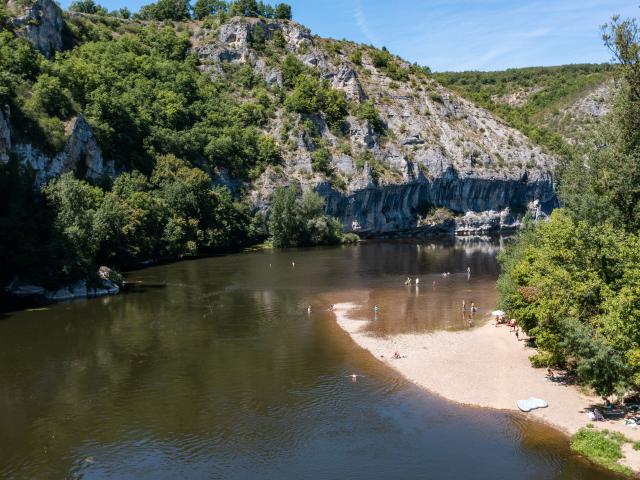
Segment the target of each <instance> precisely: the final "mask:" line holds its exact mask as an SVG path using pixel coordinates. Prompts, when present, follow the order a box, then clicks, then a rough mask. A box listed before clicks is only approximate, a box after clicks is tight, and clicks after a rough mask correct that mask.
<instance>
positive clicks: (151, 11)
mask: <svg viewBox="0 0 640 480" xmlns="http://www.w3.org/2000/svg"><path fill="white" fill-rule="evenodd" d="M190 9H191V7H190V5H189V0H158V1H157V2H156V3H151V4H149V5H144V6H142V8H140V13H139V14H138V16H139V17H140V18H141V19H143V20H159V21H162V20H173V21H181V20H187V19H189V18H190V14H189V11H190Z"/></svg>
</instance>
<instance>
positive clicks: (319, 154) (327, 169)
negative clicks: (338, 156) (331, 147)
mask: <svg viewBox="0 0 640 480" xmlns="http://www.w3.org/2000/svg"><path fill="white" fill-rule="evenodd" d="M311 168H312V169H313V171H314V172H319V173H324V174H325V175H326V176H331V175H332V173H333V170H332V168H331V154H330V153H329V152H328V150H327V149H326V148H320V149H318V150H316V151H314V152H312V153H311Z"/></svg>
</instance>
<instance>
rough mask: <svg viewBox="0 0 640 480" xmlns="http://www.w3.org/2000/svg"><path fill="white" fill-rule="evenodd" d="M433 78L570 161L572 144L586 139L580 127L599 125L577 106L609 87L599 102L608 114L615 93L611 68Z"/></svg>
mask: <svg viewBox="0 0 640 480" xmlns="http://www.w3.org/2000/svg"><path fill="white" fill-rule="evenodd" d="M434 77H435V78H436V79H437V80H438V81H439V82H441V83H442V84H443V85H446V86H447V87H449V88H452V89H453V90H455V91H457V92H458V93H460V94H461V95H463V96H464V97H466V98H468V99H469V100H471V101H473V102H475V103H477V104H478V105H481V106H483V107H484V108H486V109H488V110H490V111H492V112H493V113H495V114H497V115H498V116H500V117H501V118H503V119H504V120H505V121H506V122H508V123H509V124H510V125H512V126H513V127H515V128H517V129H519V130H520V131H522V132H524V133H525V134H527V136H528V137H529V138H531V139H532V140H533V141H535V142H537V143H539V144H541V145H544V146H545V147H546V148H549V149H550V150H552V151H554V152H556V153H559V154H565V155H566V154H567V153H568V151H569V150H571V148H570V144H571V141H575V140H579V139H580V137H581V136H582V135H583V134H584V133H585V131H584V129H583V128H581V127H587V126H590V125H592V124H594V123H597V122H596V118H594V115H589V112H581V111H573V110H572V109H571V107H572V105H573V104H574V103H575V102H576V101H579V100H581V99H582V98H583V97H585V96H586V95H588V94H589V93H591V92H593V91H595V90H597V89H598V88H599V87H603V86H604V87H606V88H604V90H603V92H602V93H601V94H600V95H599V96H596V98H594V102H599V103H601V104H603V108H606V107H607V106H608V104H609V98H608V97H607V94H608V93H609V92H608V90H607V88H609V87H610V88H611V89H613V81H612V79H613V69H612V66H611V65H610V64H583V65H563V66H559V67H528V68H511V69H508V70H505V71H499V72H478V71H472V72H442V73H436V74H434ZM605 97H606V98H605ZM577 137H578V138H577Z"/></svg>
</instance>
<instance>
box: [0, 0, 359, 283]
mask: <svg viewBox="0 0 640 480" xmlns="http://www.w3.org/2000/svg"><path fill="white" fill-rule="evenodd" d="M178 3H180V2H178ZM180 5H182V4H180ZM182 7H184V8H182V9H181V10H180V11H176V10H175V9H176V2H165V1H164V0H160V1H159V2H158V3H156V4H153V5H151V6H148V7H147V8H143V9H142V11H141V13H140V15H139V16H142V17H144V16H146V18H151V19H163V20H169V19H172V17H171V16H170V15H168V13H167V12H169V11H171V12H173V13H172V14H175V15H178V16H179V17H180V18H175V19H176V20H181V19H183V17H184V18H186V17H189V16H190V15H191V13H190V6H189V4H188V3H184V5H182ZM196 7H197V9H198V10H197V12H198V13H197V15H198V16H202V15H204V14H203V11H208V12H209V14H213V13H221V14H224V15H234V14H241V15H245V16H269V17H273V18H279V19H288V18H290V17H291V8H290V7H289V6H288V5H285V4H279V5H276V6H275V7H271V6H268V5H265V4H263V3H262V2H259V3H256V2H252V1H244V0H240V1H236V2H205V1H202V0H200V1H199V2H198V3H197V4H196ZM203 9H204V10H203ZM71 10H73V11H75V12H82V13H87V14H93V15H96V16H97V17H98V18H99V17H100V16H112V17H119V18H126V17H127V16H128V14H126V12H116V13H112V14H109V15H107V13H106V10H105V9H104V8H102V7H101V6H100V5H98V4H95V3H94V2H92V1H91V0H83V1H79V2H75V3H74V4H73V5H72V7H71ZM182 10H184V11H182ZM2 12H3V16H2V18H0V21H2V22H4V18H5V16H4V9H3V10H2ZM163 12H164V13H163ZM109 25H111V24H102V23H100V21H98V20H96V19H95V18H92V19H90V20H87V19H86V18H85V17H74V18H73V19H72V21H69V22H68V23H67V28H68V30H69V31H68V32H67V34H68V35H69V36H70V37H71V40H68V41H69V42H70V43H71V44H75V45H76V46H75V48H72V49H70V50H68V51H66V52H64V53H61V54H58V55H57V56H56V58H55V59H54V60H53V61H49V60H47V59H45V57H43V56H42V55H41V54H40V53H38V52H37V51H36V50H35V49H34V48H33V47H32V45H31V44H30V43H29V42H28V41H27V40H25V39H23V38H19V37H18V36H16V35H15V34H14V32H13V31H12V30H11V29H9V28H8V27H7V28H5V29H4V30H2V31H0V67H1V68H0V78H1V79H2V82H0V105H8V106H9V111H10V112H11V127H12V130H13V132H12V134H13V136H14V140H16V141H26V142H29V143H30V144H32V145H35V146H36V147H38V148H40V149H42V151H44V152H50V153H51V154H55V153H56V152H59V151H61V150H62V149H63V148H64V146H65V141H66V128H67V124H68V122H69V121H70V120H71V119H72V118H73V117H75V116H77V115H83V116H84V117H85V118H86V119H87V121H88V122H89V124H90V125H91V127H92V130H93V133H94V134H95V136H96V138H97V141H98V143H99V145H100V147H101V149H102V153H103V154H104V156H105V157H107V158H109V159H113V160H115V161H116V165H117V168H118V169H119V170H124V171H125V172H127V173H123V174H121V175H119V176H118V177H117V179H116V180H115V181H112V180H111V179H109V178H102V179H98V180H97V181H95V180H94V181H88V180H84V179H82V177H83V176H84V172H83V171H81V170H80V169H81V168H83V165H82V164H81V165H79V166H78V169H79V170H78V171H76V172H70V173H67V174H65V175H63V176H62V177H60V178H57V179H53V180H51V181H50V182H49V183H48V184H47V185H45V186H43V188H42V190H41V191H37V190H36V191H34V190H33V185H34V172H31V171H30V170H29V169H28V168H24V167H22V166H19V164H18V163H19V162H18V161H17V159H12V160H11V161H10V162H9V163H8V164H6V165H0V184H1V186H2V189H1V193H0V195H1V196H2V198H1V200H2V201H1V202H0V225H1V226H2V228H1V229H0V252H1V253H0V265H1V266H2V268H1V269H0V270H1V271H2V274H1V278H0V281H2V282H8V281H10V280H12V279H13V278H15V277H18V278H20V279H23V280H29V281H34V282H38V283H42V284H45V285H57V284H60V283H63V282H68V281H72V280H75V279H77V278H81V277H83V276H86V275H87V274H88V273H89V272H92V271H95V269H96V268H97V266H98V265H100V264H103V263H105V264H109V265H112V266H126V265H132V264H136V263H138V262H141V261H145V260H149V259H159V258H175V257H180V256H184V255H196V254H201V253H205V252H210V251H217V250H224V249H229V248H238V247H241V246H242V245H246V244H248V243H251V242H255V241H258V240H260V239H261V238H264V237H265V236H266V232H265V227H266V224H265V220H264V218H263V216H262V214H260V213H258V214H256V215H254V214H253V213H251V212H250V209H249V206H248V203H246V202H244V203H243V202H241V201H239V200H237V199H238V198H239V197H238V196H237V192H236V197H235V199H234V196H233V195H232V193H231V191H230V190H229V189H228V188H227V187H226V186H222V185H219V186H214V183H213V182H212V177H213V176H214V174H216V173H217V172H221V171H223V172H226V174H227V175H229V176H230V177H231V178H232V179H233V181H235V182H236V184H237V187H236V188H238V189H240V190H242V189H243V188H244V187H243V186H242V182H245V181H250V180H251V179H254V178H256V177H257V176H258V175H259V174H260V173H261V172H262V171H263V170H264V169H265V167H267V166H276V165H279V164H280V163H281V154H280V147H279V146H278V145H277V143H276V142H275V141H274V139H273V138H272V137H271V136H270V135H268V134H267V133H265V131H264V130H263V128H262V127H263V126H264V124H265V122H266V121H267V119H269V118H270V117H271V116H273V114H274V106H276V105H278V106H280V107H281V108H285V107H286V108H287V109H289V110H291V111H293V112H301V113H306V114H312V113H314V112H326V113H325V114H326V116H327V118H328V119H329V121H330V122H331V124H335V125H338V124H339V123H340V121H341V119H342V118H344V116H345V115H346V113H347V107H348V104H347V101H346V99H345V97H344V94H343V93H342V92H337V91H335V90H333V89H331V88H330V87H329V86H328V85H327V83H326V82H325V81H321V80H320V79H319V78H318V73H317V72H316V71H314V70H313V69H310V68H309V67H305V66H303V65H302V63H301V62H300V61H299V60H297V59H295V58H289V57H287V58H285V60H284V65H285V67H286V68H284V69H283V71H284V73H285V75H286V79H287V81H286V85H285V89H284V90H282V91H273V90H268V89H267V87H266V84H265V82H264V81H263V80H262V79H259V78H258V77H257V76H256V75H255V74H254V73H253V71H252V69H251V68H249V67H239V66H235V65H226V66H225V68H226V72H225V76H224V77H223V78H220V79H218V80H212V79H211V78H210V77H209V76H208V75H204V74H203V73H202V72H201V71H200V69H199V62H198V60H197V58H196V57H195V55H194V54H193V53H192V51H191V42H190V39H189V37H188V35H187V33H184V32H180V31H179V29H176V28H173V27H171V26H162V25H160V24H156V23H150V24H149V25H142V24H136V25H130V24H113V25H111V26H109ZM105 28H107V29H109V28H111V29H115V30H119V32H118V34H116V35H112V34H111V33H109V34H108V35H105ZM292 192H293V194H294V196H295V197H299V196H301V195H302V193H301V192H299V191H292ZM278 198H279V197H278V194H276V198H275V202H276V204H278V202H279V200H278ZM288 198H289V197H288ZM294 200H295V205H296V209H298V207H299V213H300V215H299V217H297V220H300V222H301V225H296V229H294V230H286V228H285V226H284V225H280V223H278V222H276V221H275V220H273V221H271V222H270V223H269V225H270V227H271V228H270V232H271V235H272V236H273V237H274V239H275V240H274V244H275V245H277V246H293V245H310V244H317V243H336V242H339V241H340V240H341V239H342V225H340V224H339V222H337V221H336V220H335V219H331V218H328V217H326V215H324V202H323V200H322V199H321V198H320V197H318V196H317V195H313V194H305V196H303V197H302V199H297V200H296V199H294ZM287 220H288V219H287ZM281 227H282V228H283V229H285V230H284V231H283V232H280V231H278V229H279V228H281ZM298 227H300V228H298ZM285 231H286V232H290V233H291V236H292V237H291V238H288V234H285ZM305 232H307V233H305Z"/></svg>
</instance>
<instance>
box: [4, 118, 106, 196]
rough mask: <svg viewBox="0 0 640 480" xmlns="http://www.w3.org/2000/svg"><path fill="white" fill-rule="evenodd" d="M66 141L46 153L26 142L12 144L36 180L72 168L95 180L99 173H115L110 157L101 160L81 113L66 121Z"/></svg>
mask: <svg viewBox="0 0 640 480" xmlns="http://www.w3.org/2000/svg"><path fill="white" fill-rule="evenodd" d="M67 135H68V138H67V142H66V145H65V148H64V150H63V151H62V152H60V153H58V154H56V155H53V156H50V155H47V154H45V153H43V152H42V151H41V150H40V149H38V148H37V147H35V146H34V145H32V144H30V143H20V144H16V145H14V146H13V152H14V154H15V156H16V157H17V158H18V161H19V162H20V163H21V164H22V165H23V166H25V167H28V168H30V169H32V170H34V171H35V172H36V184H38V185H42V184H44V183H46V182H47V181H48V180H50V179H51V178H54V177H57V176H60V175H62V174H63V173H66V172H71V171H75V172H77V173H78V174H79V176H81V177H84V178H90V179H93V180H97V179H99V178H100V177H102V176H103V175H106V176H109V177H112V178H113V177H115V174H116V172H115V167H114V163H113V161H105V160H104V158H103V157H102V150H101V149H100V146H99V145H98V142H97V141H96V138H95V136H94V134H93V130H92V129H91V126H90V125H89V124H88V123H87V121H86V120H85V119H84V118H83V117H76V118H74V119H73V120H71V121H70V122H69V124H68V125H67Z"/></svg>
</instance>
